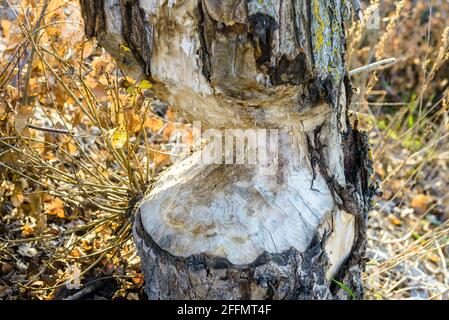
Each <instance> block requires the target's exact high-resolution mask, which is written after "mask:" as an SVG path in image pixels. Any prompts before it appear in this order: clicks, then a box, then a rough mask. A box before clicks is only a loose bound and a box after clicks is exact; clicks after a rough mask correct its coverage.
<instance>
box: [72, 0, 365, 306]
mask: <svg viewBox="0 0 449 320" xmlns="http://www.w3.org/2000/svg"><path fill="white" fill-rule="evenodd" d="M80 3H81V8H82V12H83V16H84V20H85V30H86V34H87V36H88V37H95V38H96V39H97V40H98V42H99V43H100V45H102V46H103V47H104V48H106V49H107V50H108V51H109V52H110V53H111V54H112V55H113V56H114V57H115V58H116V59H117V61H118V63H119V64H120V65H121V67H122V68H123V69H124V70H126V71H127V72H128V73H129V74H130V75H132V76H133V77H134V78H136V79H141V78H142V77H148V78H150V79H151V80H152V82H153V83H154V91H155V93H156V94H157V95H158V97H159V98H160V99H161V100H164V101H166V102H168V103H169V104H170V105H171V106H172V107H173V108H175V109H176V110H177V111H179V112H180V113H181V114H182V115H183V116H184V117H186V118H187V119H190V120H192V121H199V122H200V123H201V126H202V128H203V129H207V130H205V131H203V133H204V132H206V131H209V132H212V135H213V136H214V141H215V142H216V141H219V142H218V143H215V145H214V146H215V147H216V148H218V149H219V150H221V151H222V149H221V147H220V144H221V143H222V141H220V140H219V139H220V138H222V137H226V138H229V140H228V142H229V141H232V143H231V145H232V146H233V147H231V148H225V149H226V150H225V152H224V155H222V156H219V157H218V158H214V159H215V160H219V161H215V162H212V163H211V162H205V161H204V159H205V158H210V153H211V148H210V144H209V145H207V146H206V147H205V146H203V147H201V148H197V149H196V150H194V151H193V152H192V153H191V155H190V156H188V157H186V158H185V159H183V160H181V161H178V162H177V163H175V164H174V165H173V166H171V167H170V168H168V169H167V170H166V171H164V172H163V173H162V174H161V175H160V176H159V177H158V178H157V179H156V181H155V182H154V183H153V185H152V186H151V187H150V188H149V190H148V191H147V192H146V195H145V196H144V197H143V199H142V200H141V201H140V202H139V205H138V206H137V208H136V212H135V221H134V238H135V242H136V245H137V249H138V253H139V256H140V257H141V259H142V270H143V272H144V275H145V290H146V293H147V294H148V297H149V298H150V299H347V298H349V295H348V293H347V290H348V289H347V288H345V289H343V288H342V287H341V286H340V285H338V282H340V283H343V284H344V285H345V286H346V287H348V288H349V289H350V290H351V291H352V293H353V294H354V295H355V297H356V298H362V297H363V287H362V283H361V272H362V270H363V267H364V252H365V245H366V244H365V242H366V241H365V238H366V235H365V232H366V223H367V210H368V208H369V206H370V198H371V194H372V187H371V183H370V175H371V160H370V158H369V156H368V154H369V153H368V142H367V135H366V134H365V133H363V132H360V131H358V130H357V128H356V126H355V127H353V126H351V124H350V121H349V117H348V107H349V105H350V101H351V95H352V87H351V83H350V80H349V77H348V73H347V70H346V66H345V60H344V55H345V22H346V21H347V20H349V19H350V17H351V8H350V2H349V1H347V0H329V1H324V0H311V1H306V0H291V1H286V0H263V1H260V0H223V1H218V0H185V1H180V0H169V1H158V0H140V1H137V0H95V1H93V0H80ZM123 47H126V48H129V49H130V50H123V49H121V48H123ZM211 129H213V130H211ZM261 132H262V133H263V132H265V133H267V132H269V133H273V132H274V133H275V135H273V136H274V137H275V138H274V139H275V140H276V143H275V145H276V148H275V149H276V150H274V151H273V150H271V151H273V152H271V151H270V152H268V156H267V155H266V157H265V158H267V159H269V160H270V161H268V163H269V164H270V170H268V171H267V163H264V164H262V163H260V162H257V161H256V162H255V163H254V162H252V163H241V162H236V161H235V160H236V158H238V155H237V149H238V145H239V143H240V146H241V145H242V144H245V143H248V141H250V140H251V139H252V138H254V133H257V139H256V140H254V139H253V140H251V141H253V142H254V141H256V143H255V144H254V145H253V147H251V146H250V147H248V145H246V146H245V147H244V148H245V154H246V155H248V154H249V153H250V152H253V151H254V149H257V148H260V147H261V146H266V138H267V136H269V135H270V134H265V135H264V134H261V135H259V133H261ZM228 133H229V134H230V136H228V135H227V134H228ZM245 136H246V137H245ZM242 137H243V138H242ZM270 137H271V135H270ZM217 139H218V140H217ZM239 139H240V140H239ZM234 141H235V145H234ZM225 142H226V141H225ZM227 146H229V143H228V144H227ZM212 151H217V150H212ZM212 153H213V152H212ZM214 157H215V156H214ZM229 159H233V160H234V162H232V161H227V160H229ZM240 160H241V159H240ZM273 168H274V169H275V170H272V169H273ZM333 280H337V281H338V282H337V281H333Z"/></svg>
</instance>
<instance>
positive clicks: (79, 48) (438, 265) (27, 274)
mask: <svg viewBox="0 0 449 320" xmlns="http://www.w3.org/2000/svg"><path fill="white" fill-rule="evenodd" d="M432 3H433V6H432V7H429V5H428V3H427V2H425V1H419V2H417V3H416V2H414V1H393V0H388V1H384V3H383V5H382V6H381V7H379V1H371V5H370V6H367V9H366V10H365V17H370V16H373V15H372V13H375V12H377V9H379V12H380V13H381V21H380V29H378V30H368V28H367V25H366V23H363V22H357V23H353V25H351V26H350V27H349V29H348V58H347V60H348V63H349V65H350V69H354V68H357V67H360V66H363V65H366V64H368V63H371V62H372V61H375V60H380V59H385V58H389V57H395V58H396V59H397V63H396V64H395V65H394V66H392V67H390V68H388V69H385V70H379V71H377V72H370V73H362V74H360V75H357V76H354V77H353V78H352V82H353V85H354V87H355V88H357V91H356V95H355V97H354V99H353V101H352V112H351V113H352V118H353V119H355V118H357V119H359V122H360V126H362V127H363V128H364V129H365V130H367V131H368V132H369V133H370V142H371V145H372V155H373V158H374V163H375V165H374V170H375V174H374V175H373V178H372V179H373V181H374V182H376V183H378V185H379V189H380V190H381V191H382V194H381V195H379V196H377V197H376V198H375V199H374V208H373V210H372V211H371V212H370V219H369V230H368V239H369V243H368V254H367V258H368V261H367V268H366V272H365V275H364V282H365V287H366V298H367V299H448V298H449V271H448V268H449V264H448V261H449V237H448V235H449V197H448V193H449V183H448V181H449V170H448V164H449V115H448V109H449V89H448V82H449V66H448V63H447V60H448V58H449V40H448V38H449V26H448V25H447V21H449V17H448V16H449V3H448V2H447V1H433V2H432ZM191 143H192V135H191V127H190V125H189V124H188V123H187V122H185V121H184V120H183V119H182V118H180V117H178V116H177V115H176V114H175V113H174V112H173V111H172V110H171V108H170V106H167V105H166V104H164V103H162V102H160V101H158V100H157V99H156V98H155V97H154V95H153V93H152V85H151V83H150V82H148V81H140V82H136V80H134V79H131V78H129V77H126V76H124V75H123V74H122V73H121V72H120V70H118V68H117V67H116V64H115V63H114V61H113V60H112V59H111V58H110V57H109V56H108V55H107V54H106V53H105V52H104V51H103V50H102V49H101V48H98V47H97V46H96V44H95V43H94V42H91V41H88V40H87V39H85V38H84V35H83V26H82V19H80V13H79V8H78V4H77V1H70V2H68V1H62V0H50V1H38V0H34V1H32V0H24V1H1V0H0V299H128V300H137V299H144V298H145V294H144V293H143V276H142V274H141V272H140V260H139V257H138V256H136V253H135V249H134V244H133V241H132V237H131V228H130V226H131V224H130V218H131V217H130V212H131V209H132V208H130V205H129V202H128V201H129V200H131V199H134V198H136V197H137V196H138V195H139V194H141V193H142V190H145V188H146V186H147V185H148V184H149V183H151V179H152V178H153V177H154V176H155V175H156V174H157V173H158V172H160V171H161V170H163V168H165V167H167V166H169V165H170V164H171V163H172V159H173V155H174V154H176V151H177V150H178V149H179V148H180V146H185V145H190V144H191Z"/></svg>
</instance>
